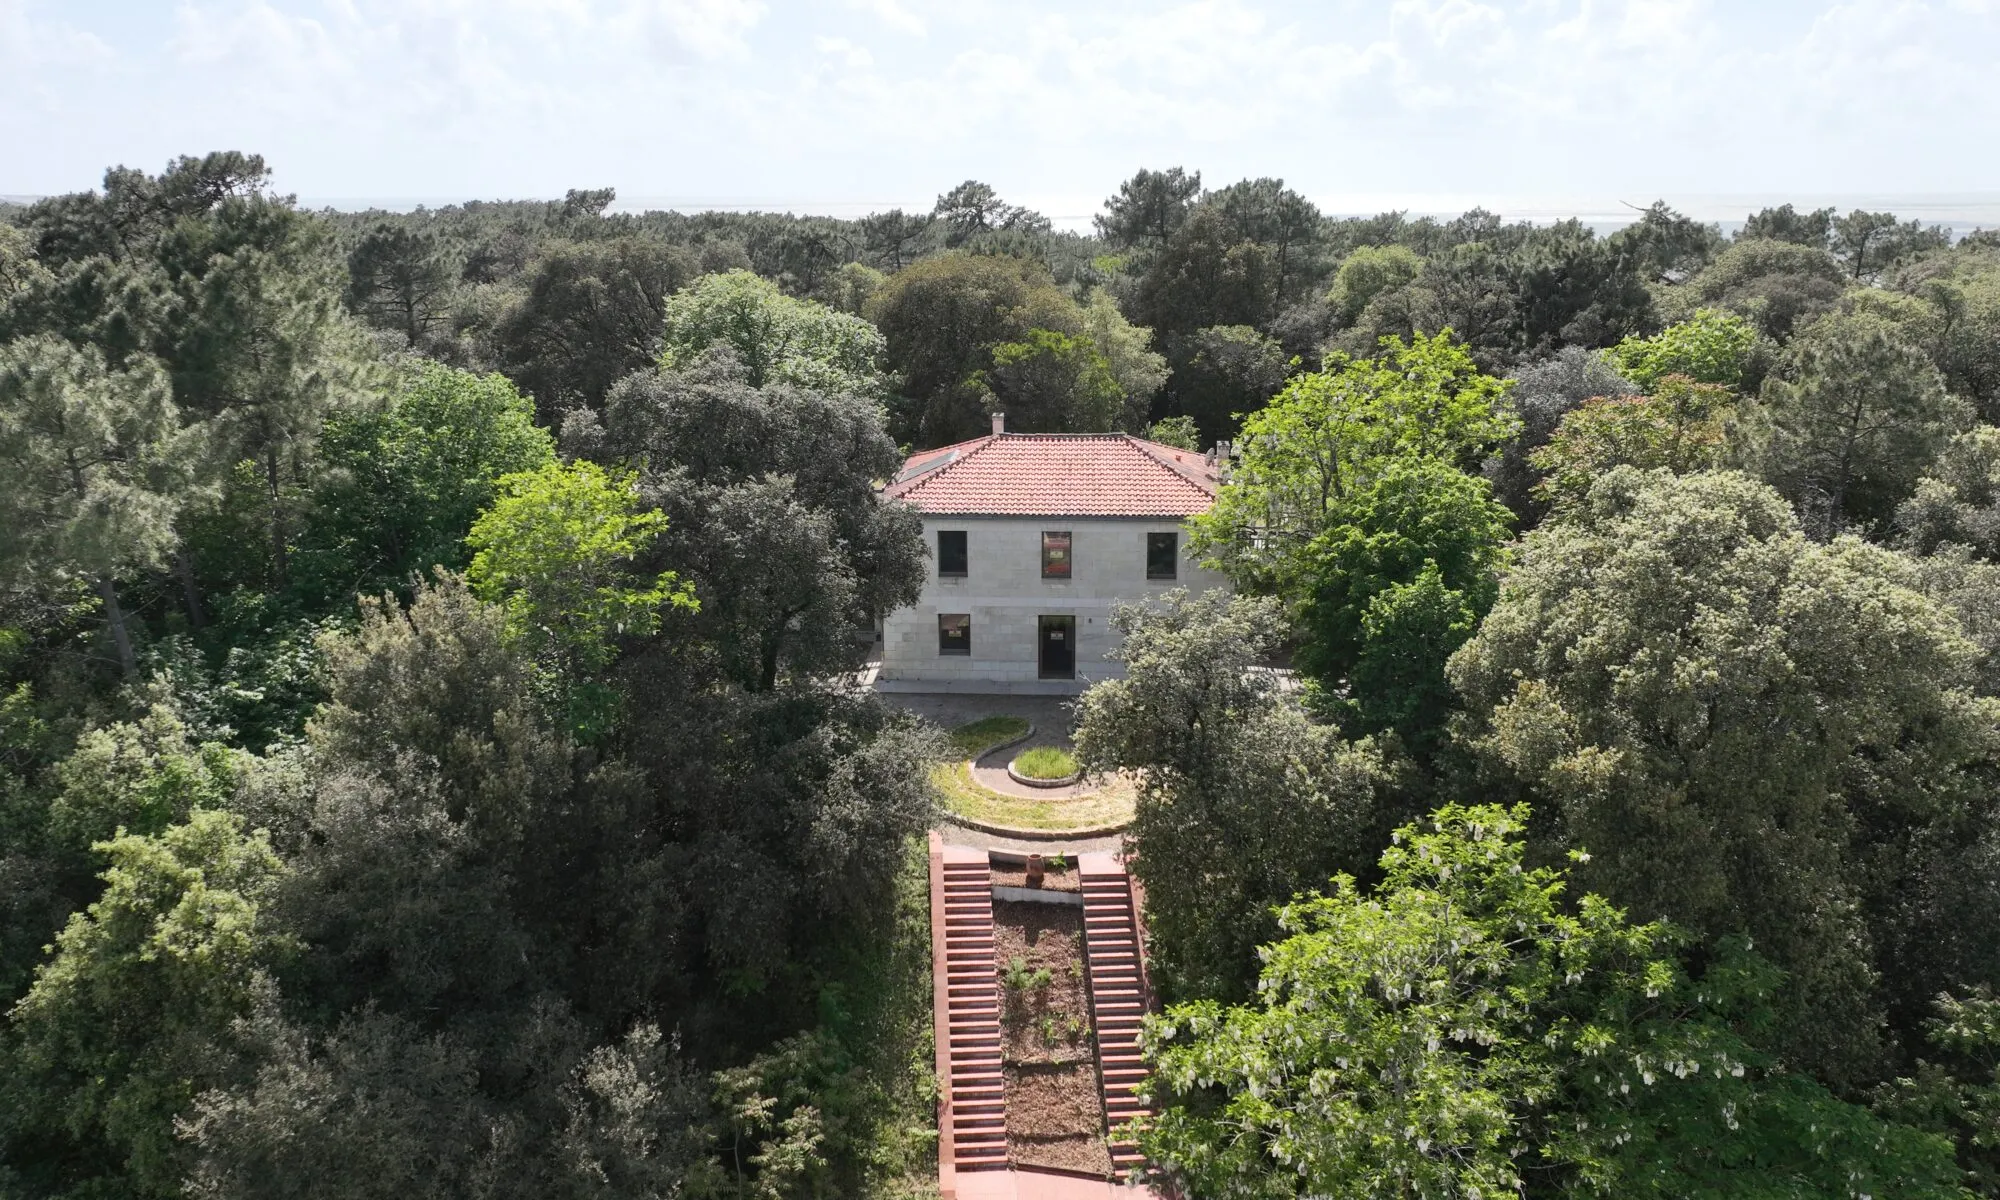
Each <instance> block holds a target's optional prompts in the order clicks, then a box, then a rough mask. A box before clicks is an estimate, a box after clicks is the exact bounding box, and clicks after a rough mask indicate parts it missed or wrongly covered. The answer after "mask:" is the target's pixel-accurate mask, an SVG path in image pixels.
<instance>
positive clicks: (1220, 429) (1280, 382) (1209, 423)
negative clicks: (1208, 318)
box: [1167, 325, 1286, 443]
mask: <svg viewBox="0 0 2000 1200" xmlns="http://www.w3.org/2000/svg"><path fill="white" fill-rule="evenodd" d="M1181 354H1182V358H1183V360H1184V361H1182V362H1181V364H1180V365H1179V366H1177V367H1176V368H1175V369H1174V373H1173V375H1172V377H1171V378H1170V379H1169V381H1168V387H1167V403H1168V406H1169V407H1170V408H1172V409H1173V410H1174V411H1175V416H1177V417H1179V418H1180V419H1182V420H1187V421H1191V422H1193V423H1194V425H1195V434H1194V438H1195V441H1196V442H1197V443H1200V442H1202V441H1204V440H1206V441H1208V442H1210V443H1213V442H1215V441H1219V440H1222V439H1224V438H1229V437H1233V436H1235V434H1236V431H1237V428H1238V426H1239V425H1240V423H1241V419H1242V418H1243V417H1245V416H1247V415H1249V414H1251V413H1254V412H1256V411H1257V410H1258V409H1260V408H1262V407H1263V406H1264V404H1265V402H1266V401H1268V400H1269V399H1270V398H1271V396H1272V395H1273V394H1274V393H1276V392H1277V391H1278V389H1279V388H1281V387H1283V386H1284V383H1285V371H1286V361H1285V354H1284V348H1283V347H1281V346H1280V345H1279V344H1278V343H1277V342H1276V341H1274V340H1272V339H1271V338H1268V337H1266V336H1264V335H1263V334H1261V333H1259V332H1257V331H1256V330H1255V329H1252V328H1251V327H1249V326H1248V325H1211V326H1209V327H1208V328H1206V329H1197V330H1195V331H1194V332H1193V333H1191V334H1189V335H1187V337H1185V338H1183V339H1182V340H1181ZM1169 419H1170V420H1171V419H1172V418H1169Z"/></svg>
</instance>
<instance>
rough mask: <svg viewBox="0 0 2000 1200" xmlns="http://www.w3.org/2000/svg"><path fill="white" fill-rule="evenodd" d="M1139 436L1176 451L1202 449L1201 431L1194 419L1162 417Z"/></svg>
mask: <svg viewBox="0 0 2000 1200" xmlns="http://www.w3.org/2000/svg"><path fill="white" fill-rule="evenodd" d="M1139 436H1141V437H1143V438H1145V439H1146V440H1147V441H1149V442H1158V443H1159V444H1160V445H1162V446H1172V447H1174V448H1175V449H1176V450H1200V449H1201V429H1200V427H1199V426H1197V425H1196V424H1195V423H1194V418H1193V417H1161V418H1160V419H1159V420H1157V421H1154V422H1153V423H1152V424H1150V425H1148V426H1146V428H1145V430H1144V431H1143V432H1142V433H1141V434H1140V435H1139Z"/></svg>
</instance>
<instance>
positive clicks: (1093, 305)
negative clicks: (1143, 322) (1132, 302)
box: [1082, 288, 1168, 420]
mask: <svg viewBox="0 0 2000 1200" xmlns="http://www.w3.org/2000/svg"><path fill="white" fill-rule="evenodd" d="M1082 316H1083V331H1084V332H1085V333H1086V334H1088V335H1089V337H1090V340H1091V342H1092V343H1093V344H1094V345H1095V347H1096V350H1097V353H1098V354H1099V355H1101V356H1103V358H1104V365H1105V366H1106V367H1107V368H1108V369H1109V370H1110V372H1111V377H1112V378H1113V379H1115V380H1117V382H1118V390H1119V392H1120V393H1122V395H1123V397H1124V406H1123V410H1122V411H1123V412H1124V414H1125V415H1126V417H1127V419H1138V420H1143V419H1144V418H1145V416H1146V413H1147V411H1148V406H1149V404H1150V403H1151V401H1152V399H1153V395H1154V393H1156V392H1158V391H1159V390H1160V385H1162V384H1164V383H1165V382H1166V381H1167V376H1168V371H1167V360H1166V357H1165V356H1164V355H1162V354H1159V353H1157V352H1155V351H1154V350H1153V349H1152V345H1153V331H1152V330H1150V329H1146V328H1144V327H1143V326H1139V325H1134V324H1132V323H1131V322H1129V321H1127V320H1126V319H1125V314H1123V313H1121V312H1119V311H1118V302H1117V301H1115V300H1113V299H1112V298H1111V294H1110V293H1109V292H1106V291H1105V290H1104V289H1103V288H1092V289H1091V290H1090V293H1089V295H1088V296H1086V297H1085V299H1084V303H1083V313H1082Z"/></svg>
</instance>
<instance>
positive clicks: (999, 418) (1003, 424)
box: [993, 412, 1007, 437]
mask: <svg viewBox="0 0 2000 1200" xmlns="http://www.w3.org/2000/svg"><path fill="white" fill-rule="evenodd" d="M1005 432H1007V414H1006V413H1003V412H997V413H994V414H993V436H995V437H999V436H1000V435H1001V434H1003V433H1005Z"/></svg>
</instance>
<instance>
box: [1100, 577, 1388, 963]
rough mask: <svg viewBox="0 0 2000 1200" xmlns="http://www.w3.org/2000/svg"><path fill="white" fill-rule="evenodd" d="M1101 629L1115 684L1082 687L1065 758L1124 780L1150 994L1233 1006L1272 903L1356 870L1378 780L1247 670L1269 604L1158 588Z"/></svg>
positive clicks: (1375, 764)
mask: <svg viewBox="0 0 2000 1200" xmlns="http://www.w3.org/2000/svg"><path fill="white" fill-rule="evenodd" d="M1112 623H1113V626H1114V628H1116V629H1117V630H1118V632H1119V633H1120V634H1122V635H1123V641H1122V642H1121V644H1120V648H1119V649H1118V651H1117V654H1118V656H1119V657H1120V658H1121V660H1122V661H1123V662H1124V663H1125V666H1126V676H1125V678H1123V679H1117V680H1110V681H1107V682H1104V683H1100V684H1098V685H1096V686H1095V687H1093V688H1091V689H1090V690H1089V691H1088V692H1086V693H1084V697H1083V701H1082V704H1081V708H1080V713H1079V719H1078V723H1077V735H1076V744H1077V756H1078V759H1079V761H1081V762H1082V764H1083V765H1084V767H1085V769H1086V770H1092V771H1100V770H1110V769H1114V768H1115V769H1122V770H1129V771H1132V772H1134V773H1135V774H1136V775H1137V776H1138V778H1139V796H1138V802H1137V808H1136V813H1135V815H1134V818H1133V823H1132V828H1131V832H1130V834H1129V835H1128V836H1129V838H1130V839H1131V843H1130V844H1131V846H1132V849H1133V851H1134V854H1133V858H1134V860H1135V866H1134V867H1133V870H1134V871H1135V872H1136V873H1137V874H1138V876H1139V878H1140V879H1141V880H1142V881H1143V882H1144V883H1145V886H1146V920H1147V927H1148V930H1149V932H1150V934H1151V939H1152V940H1151V947H1152V951H1153V962H1154V965H1155V968H1156V978H1157V979H1158V980H1159V981H1160V985H1161V987H1162V989H1163V990H1164V991H1165V992H1167V993H1168V994H1169V995H1175V996H1184V997H1197V996H1207V997H1221V998H1225V999H1237V998H1240V997H1242V996H1244V995H1245V994H1247V992H1248V990H1249V987H1250V985H1251V983H1252V982H1253V981H1254V964H1255V954H1254V951H1255V948H1256V947H1257V946H1258V945H1259V944H1260V943H1262V942H1264V941H1265V940H1267V939H1268V938H1269V937H1270V936H1271V934H1272V933H1273V932H1274V931H1275V926H1274V925H1273V924H1272V918H1271V909H1272V906H1273V905H1276V904H1281V903H1283V902H1284V901H1286V900H1288V899H1290V898H1291V897H1292V896H1293V895H1295V894H1297V893H1298V892H1299V891H1301V890H1302V889H1305V888H1308V887H1311V886H1312V885H1313V884H1314V883H1315V882H1316V881H1317V880H1319V879H1321V878H1324V877H1325V876H1326V875H1328V874H1329V873H1331V872H1333V871H1336V870H1344V869H1352V870H1358V869H1361V868H1363V867H1365V865H1366V863H1367V860H1368V859H1369V858H1370V857H1372V855H1373V853H1374V851H1373V846H1374V844H1375V838H1377V837H1380V836H1387V828H1388V827H1387V826H1385V825H1383V824H1381V822H1380V820H1379V816H1378V811H1377V798H1376V790H1377V787H1378V784H1380V783H1381V782H1382V781H1383V779H1384V777H1385V775H1386V770H1385V768H1384V766H1383V764H1382V760H1381V757H1380V755H1379V754H1378V753H1377V751H1376V750H1375V748H1374V747H1373V746H1372V745H1370V744H1369V743H1366V742H1363V743H1360V744H1350V743H1348V742H1346V741H1344V740H1343V739H1342V738H1341V737H1340V736H1339V734H1338V733H1337V732H1336V731H1335V730H1334V729H1332V728H1331V727H1328V726H1325V725H1321V724H1315V723H1313V722H1312V721H1310V720H1308V719H1307V717H1306V714H1305V712H1304V711H1303V709H1301V708H1300V706H1299V704H1298V702H1297V700H1296V699H1295V698H1292V697H1287V696H1284V695H1282V694H1280V693H1279V692H1278V691H1277V689H1276V687H1275V684H1274V681H1273V680H1272V679H1271V677H1270V675H1269V673H1268V672H1262V671H1257V670H1253V668H1254V667H1255V666H1256V665H1257V664H1258V662H1259V661H1260V659H1261V658H1262V657H1263V655H1264V654H1265V653H1267V652H1268V651H1269V650H1270V649H1271V648H1272V647H1273V646H1275V645H1276V643H1277V640H1278V637H1279V633H1280V623H1279V619H1278V609H1277V607H1276V605H1275V604H1273V603H1272V602H1270V601H1268V600H1255V599H1251V598H1247V597H1236V598H1225V597H1223V596H1221V595H1220V594H1218V593H1210V594H1208V595H1205V596H1200V597H1189V596H1187V595H1186V594H1184V593H1174V594H1171V595H1169V596H1168V597H1167V598H1166V599H1165V601H1164V604H1163V606H1162V607H1161V608H1159V609H1158V610H1157V611H1155V610H1151V609H1145V608H1140V607H1136V606H1126V607H1120V608H1119V609H1118V610H1117V611H1116V612H1115V613H1114V615H1113V617H1112Z"/></svg>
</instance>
